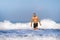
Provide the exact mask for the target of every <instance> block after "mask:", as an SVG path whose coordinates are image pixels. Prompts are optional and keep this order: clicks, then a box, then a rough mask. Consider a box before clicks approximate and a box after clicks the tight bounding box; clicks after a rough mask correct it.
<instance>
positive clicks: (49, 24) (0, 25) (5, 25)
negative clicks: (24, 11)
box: [0, 19, 60, 30]
mask: <svg viewBox="0 0 60 40" xmlns="http://www.w3.org/2000/svg"><path fill="white" fill-rule="evenodd" d="M41 24H42V25H41V26H40V25H38V27H39V28H42V29H60V24H59V23H56V22H55V21H53V20H50V19H43V20H41ZM9 29H33V27H32V28H31V27H30V22H29V23H12V22H10V21H8V20H4V21H3V22H0V30H9Z"/></svg>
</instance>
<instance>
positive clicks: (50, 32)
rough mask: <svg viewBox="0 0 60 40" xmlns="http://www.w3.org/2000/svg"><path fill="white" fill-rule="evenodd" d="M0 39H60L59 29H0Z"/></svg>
mask: <svg viewBox="0 0 60 40" xmlns="http://www.w3.org/2000/svg"><path fill="white" fill-rule="evenodd" d="M0 40H60V30H59V29H45V30H43V29H39V30H30V29H29V30H28V29H16V30H0Z"/></svg>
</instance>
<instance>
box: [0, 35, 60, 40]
mask: <svg viewBox="0 0 60 40" xmlns="http://www.w3.org/2000/svg"><path fill="white" fill-rule="evenodd" d="M0 40H60V39H59V38H56V37H52V36H49V37H39V36H28V37H0Z"/></svg>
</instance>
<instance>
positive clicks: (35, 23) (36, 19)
mask: <svg viewBox="0 0 60 40" xmlns="http://www.w3.org/2000/svg"><path fill="white" fill-rule="evenodd" d="M38 22H39V24H40V25H41V23H40V21H39V18H38V17H37V15H36V13H33V17H32V20H31V27H32V23H33V26H34V30H37V29H38Z"/></svg>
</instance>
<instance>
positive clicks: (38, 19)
mask: <svg viewBox="0 0 60 40" xmlns="http://www.w3.org/2000/svg"><path fill="white" fill-rule="evenodd" d="M38 21H39V24H40V26H41V22H40V20H39V18H38Z"/></svg>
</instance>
